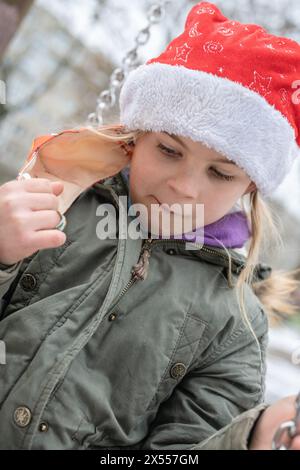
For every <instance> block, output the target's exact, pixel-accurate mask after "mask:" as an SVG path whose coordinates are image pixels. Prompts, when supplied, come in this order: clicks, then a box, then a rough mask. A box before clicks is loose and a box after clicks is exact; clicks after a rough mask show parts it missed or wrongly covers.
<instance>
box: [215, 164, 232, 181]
mask: <svg viewBox="0 0 300 470" xmlns="http://www.w3.org/2000/svg"><path fill="white" fill-rule="evenodd" d="M211 169H212V171H213V173H214V175H215V176H216V178H220V179H222V180H227V181H232V180H233V179H234V176H229V175H224V174H223V173H220V172H219V171H218V170H216V168H213V167H212V168H211Z"/></svg>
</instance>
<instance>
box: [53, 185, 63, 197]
mask: <svg viewBox="0 0 300 470" xmlns="http://www.w3.org/2000/svg"><path fill="white" fill-rule="evenodd" d="M51 186H52V192H53V194H55V195H56V196H58V195H59V194H61V193H62V192H63V190H64V185H63V183H61V182H60V181H52V182H51Z"/></svg>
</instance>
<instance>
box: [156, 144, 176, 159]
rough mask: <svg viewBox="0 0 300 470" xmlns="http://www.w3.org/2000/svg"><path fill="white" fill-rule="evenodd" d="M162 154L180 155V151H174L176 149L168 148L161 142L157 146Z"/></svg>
mask: <svg viewBox="0 0 300 470" xmlns="http://www.w3.org/2000/svg"><path fill="white" fill-rule="evenodd" d="M157 147H158V148H159V149H160V150H161V151H162V152H163V153H164V154H166V155H168V156H169V157H172V158H174V157H179V158H180V157H181V156H182V155H181V153H180V152H176V150H173V149H170V148H169V147H166V146H165V145H163V144H159V145H158V146H157Z"/></svg>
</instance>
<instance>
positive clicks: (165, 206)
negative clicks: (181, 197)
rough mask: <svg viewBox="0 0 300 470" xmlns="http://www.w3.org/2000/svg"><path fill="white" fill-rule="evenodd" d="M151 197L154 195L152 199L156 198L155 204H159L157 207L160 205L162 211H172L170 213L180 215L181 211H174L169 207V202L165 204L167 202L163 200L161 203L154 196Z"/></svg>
mask: <svg viewBox="0 0 300 470" xmlns="http://www.w3.org/2000/svg"><path fill="white" fill-rule="evenodd" d="M153 197H154V199H155V200H156V202H157V204H159V207H160V208H161V209H162V210H163V211H165V212H169V213H172V214H174V215H182V214H181V213H178V212H176V211H174V210H172V209H169V204H167V203H165V202H164V203H161V202H160V201H159V200H158V199H157V198H156V197H155V196H153Z"/></svg>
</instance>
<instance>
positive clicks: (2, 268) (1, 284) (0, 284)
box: [0, 261, 22, 299]
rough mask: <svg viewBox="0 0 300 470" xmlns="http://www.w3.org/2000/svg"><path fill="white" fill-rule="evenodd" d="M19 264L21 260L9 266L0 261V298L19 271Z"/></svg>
mask: <svg viewBox="0 0 300 470" xmlns="http://www.w3.org/2000/svg"><path fill="white" fill-rule="evenodd" d="M21 264H22V261H19V262H18V263H15V264H13V265H11V266H7V265H5V264H1V263H0V299H2V297H3V296H4V294H5V293H6V292H7V291H8V289H9V287H10V285H11V283H12V282H13V280H14V279H15V277H16V276H17V274H18V272H19V269H20V266H21Z"/></svg>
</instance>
